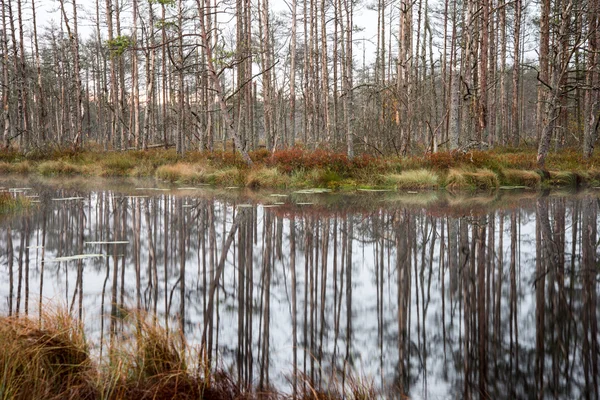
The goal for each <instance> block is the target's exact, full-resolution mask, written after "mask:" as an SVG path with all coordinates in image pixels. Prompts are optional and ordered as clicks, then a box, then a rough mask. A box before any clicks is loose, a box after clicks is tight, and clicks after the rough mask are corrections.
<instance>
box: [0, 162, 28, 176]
mask: <svg viewBox="0 0 600 400" xmlns="http://www.w3.org/2000/svg"><path fill="white" fill-rule="evenodd" d="M29 172H31V165H30V164H29V161H18V162H14V163H12V162H4V161H0V174H28V173H29Z"/></svg>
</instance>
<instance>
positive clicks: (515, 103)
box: [511, 0, 523, 147]
mask: <svg viewBox="0 0 600 400" xmlns="http://www.w3.org/2000/svg"><path fill="white" fill-rule="evenodd" d="M522 7H523V6H522V2H521V0H515V3H514V8H515V28H514V32H513V35H514V36H513V37H514V53H513V58H514V62H513V78H512V83H513V84H512V111H511V121H512V124H511V128H512V145H513V146H514V147H517V146H519V140H520V137H521V132H520V119H519V74H520V72H521V65H520V57H521V50H520V46H521V12H522Z"/></svg>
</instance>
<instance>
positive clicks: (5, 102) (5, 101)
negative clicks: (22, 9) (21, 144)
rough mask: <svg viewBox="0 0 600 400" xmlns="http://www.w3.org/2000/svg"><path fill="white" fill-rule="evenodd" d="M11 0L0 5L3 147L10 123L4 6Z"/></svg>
mask: <svg viewBox="0 0 600 400" xmlns="http://www.w3.org/2000/svg"><path fill="white" fill-rule="evenodd" d="M6 1H8V2H10V1H11V0H1V3H0V4H1V5H2V54H3V55H4V57H3V58H2V86H1V88H2V117H3V120H4V131H3V132H2V142H3V143H4V148H5V149H8V147H9V146H10V136H11V131H12V128H11V124H10V104H9V103H10V80H9V79H10V78H9V73H8V70H9V68H8V33H7V32H8V27H7V26H6V8H7V7H6V6H5V2H6Z"/></svg>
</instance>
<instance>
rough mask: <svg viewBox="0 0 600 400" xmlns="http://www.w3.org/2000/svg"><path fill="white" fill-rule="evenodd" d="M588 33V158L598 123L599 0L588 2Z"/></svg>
mask: <svg viewBox="0 0 600 400" xmlns="http://www.w3.org/2000/svg"><path fill="white" fill-rule="evenodd" d="M588 7H589V10H588V13H587V18H588V35H589V39H588V40H589V48H588V50H587V67H586V71H587V72H586V86H587V87H588V88H589V89H588V90H587V91H586V94H585V107H584V109H585V114H584V115H585V117H584V134H583V156H584V158H590V157H591V156H592V154H593V153H594V146H595V144H596V140H597V138H598V129H599V126H598V125H599V124H600V121H599V119H600V17H599V16H598V14H600V0H590V1H589V2H588Z"/></svg>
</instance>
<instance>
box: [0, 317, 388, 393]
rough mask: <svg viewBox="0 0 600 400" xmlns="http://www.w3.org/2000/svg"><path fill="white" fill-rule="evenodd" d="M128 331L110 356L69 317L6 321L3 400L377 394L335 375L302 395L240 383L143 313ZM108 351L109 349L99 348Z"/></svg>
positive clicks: (301, 387) (128, 323) (1, 338)
mask: <svg viewBox="0 0 600 400" xmlns="http://www.w3.org/2000/svg"><path fill="white" fill-rule="evenodd" d="M122 314H123V316H124V321H123V323H124V327H125V330H126V331H127V334H123V335H118V336H117V338H116V339H115V340H114V341H113V340H111V342H110V345H109V346H108V348H107V349H106V350H105V353H104V354H105V357H101V358H100V356H98V349H92V347H91V344H90V343H89V341H88V339H87V338H86V335H85V333H84V327H83V325H82V323H81V321H79V320H76V319H73V318H72V317H70V316H69V314H68V313H64V312H45V313H43V314H42V317H41V319H33V318H31V317H28V316H10V317H0V342H1V343H2V346H0V398H2V399H15V400H20V399H23V400H25V399H65V400H66V399H71V400H75V399H77V400H96V399H115V400H117V399H127V400H138V399H139V400H142V399H194V400H199V399H200V400H202V399H206V400H238V399H247V400H251V399H286V398H290V399H291V398H292V397H293V398H294V399H306V400H308V399H314V400H321V399H323V400H324V399H329V400H338V399H342V398H344V399H353V400H363V399H364V400H367V399H373V398H374V397H375V396H376V392H375V389H374V387H373V384H372V382H371V381H369V380H365V379H359V378H356V377H350V378H348V377H346V381H345V382H346V383H345V384H343V385H342V384H340V383H339V382H338V381H337V380H336V377H335V376H334V377H332V384H330V385H329V388H327V389H324V390H322V389H319V388H316V387H314V386H313V385H311V384H310V382H309V381H308V380H304V381H303V380H302V379H301V377H300V383H299V384H298V390H297V391H296V394H295V395H293V396H292V395H289V394H284V393H279V392H277V391H276V390H275V389H272V388H248V387H242V386H241V385H239V384H237V383H236V382H235V381H234V380H233V379H232V377H231V376H230V375H229V374H228V373H227V372H226V371H223V370H220V369H218V368H216V367H215V362H214V361H211V360H209V359H207V357H206V356H205V354H204V353H203V352H202V349H198V348H194V347H193V346H191V345H190V344H188V343H186V342H185V340H184V339H183V338H182V335H179V334H177V332H170V331H168V330H167V329H164V328H163V327H161V326H160V324H158V323H157V322H156V320H155V319H153V318H150V317H148V316H147V315H145V314H143V313H138V312H132V311H125V310H124V312H123V313H122ZM100 354H102V350H100Z"/></svg>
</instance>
